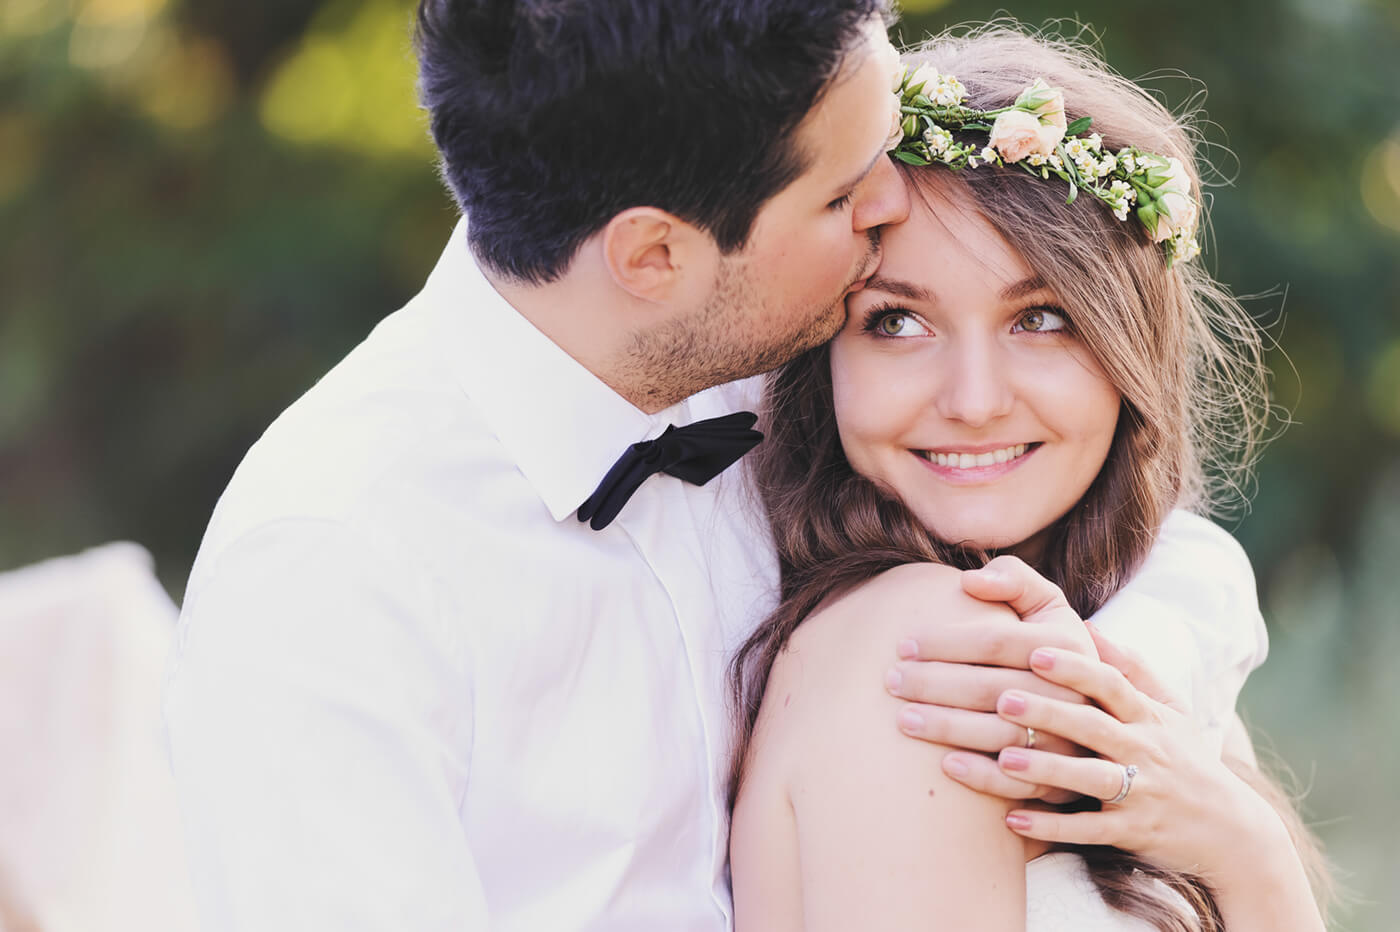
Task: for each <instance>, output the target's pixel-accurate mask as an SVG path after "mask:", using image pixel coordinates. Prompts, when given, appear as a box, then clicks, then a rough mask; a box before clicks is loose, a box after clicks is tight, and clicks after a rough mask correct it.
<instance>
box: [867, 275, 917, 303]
mask: <svg viewBox="0 0 1400 932" xmlns="http://www.w3.org/2000/svg"><path fill="white" fill-rule="evenodd" d="M865 287H867V288H874V289H877V290H879V291H884V292H888V293H889V294H892V295H894V296H895V297H898V298H904V299H905V300H908V301H922V302H924V303H926V304H931V303H933V295H931V294H929V293H928V291H927V290H926V289H924V288H923V287H921V286H919V285H916V284H914V283H913V282H906V281H902V280H901V279H898V278H881V277H880V276H879V275H876V276H874V277H872V278H871V279H870V281H869V282H867V283H866V285H865Z"/></svg>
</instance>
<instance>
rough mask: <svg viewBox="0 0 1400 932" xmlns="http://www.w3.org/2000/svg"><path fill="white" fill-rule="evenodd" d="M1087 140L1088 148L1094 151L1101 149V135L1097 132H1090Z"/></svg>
mask: <svg viewBox="0 0 1400 932" xmlns="http://www.w3.org/2000/svg"><path fill="white" fill-rule="evenodd" d="M1087 141H1088V143H1089V148H1090V149H1093V150H1094V151H1095V152H1100V151H1102V150H1103V137H1102V136H1100V135H1099V134H1098V133H1090V134H1089V138H1088V140H1087Z"/></svg>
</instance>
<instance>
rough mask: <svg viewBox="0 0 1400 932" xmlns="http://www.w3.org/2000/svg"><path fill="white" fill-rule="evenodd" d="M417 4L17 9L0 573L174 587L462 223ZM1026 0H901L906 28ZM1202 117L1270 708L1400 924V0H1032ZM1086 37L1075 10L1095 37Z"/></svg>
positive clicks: (1285, 745)
mask: <svg viewBox="0 0 1400 932" xmlns="http://www.w3.org/2000/svg"><path fill="white" fill-rule="evenodd" d="M411 7H412V4H411V3H410V2H407V0H278V2H276V3H271V2H263V3H251V4H249V3H245V2H241V0H197V2H196V0H0V568H7V567H13V566H18V565H22V564H25V563H28V562H32V561H35V560H38V559H41V558H44V557H48V556H53V555H57V554H62V553H67V552H72V551H76V550H81V549H83V548H85V547H88V546H91V545H94V544H97V543H99V542H102V541H105V540H109V539H115V538H125V539H131V540H136V541H139V542H141V543H142V544H144V545H145V546H147V547H148V548H149V549H150V550H151V551H152V552H153V553H154V554H155V556H156V559H157V562H158V566H159V568H160V570H161V573H162V576H163V578H164V580H165V582H166V584H167V586H168V587H169V588H170V590H171V591H172V593H174V594H175V596H176V597H177V598H178V597H179V595H180V593H181V592H182V591H183V585H184V577H185V573H186V572H187V570H188V568H189V564H190V562H191V560H192V559H193V556H194V551H195V548H196V546H197V544H198V542H199V538H200V535H201V532H202V530H203V527H204V524H205V522H206V521H207V519H208V516H209V512H210V510H211V509H212V507H213V504H214V502H215V500H216V498H217V496H218V494H219V492H220V490H221V489H222V487H223V485H224V483H225V482H226V481H227V480H228V478H229V476H230V474H231V473H232V470H233V468H234V466H235V465H236V464H237V462H238V460H239V459H240V457H241V456H242V454H243V452H244V451H245V450H246V449H247V447H248V446H249V445H250V444H251V443H252V442H253V441H254V440H255V439H256V438H257V436H258V435H259V433H260V432H261V431H262V429H263V428H264V427H265V426H266V425H267V424H268V423H269V422H270V421H271V419H272V418H273V417H274V416H275V415H276V414H277V413H278V412H279V411H280V410H281V409H282V408H284V407H285V406H286V405H287V404H289V403H290V402H291V401H292V400H294V399H295V398H296V397H297V396H298V395H299V394H301V393H302V392H303V391H304V390H305V389H307V388H308V387H309V386H310V385H311V384H312V383H313V382H314V381H315V379H316V378H317V377H318V376H319V375H320V374H321V373H322V372H324V371H325V370H326V369H327V368H329V367H330V366H331V365H332V364H333V363H334V362H335V361H336V360H337V359H339V358H340V357H341V356H342V355H343V354H344V353H345V352H346V351H348V350H349V349H350V347H352V346H353V345H354V344H355V343H356V342H358V341H359V340H360V339H361V338H362V337H363V336H364V334H365V333H366V332H367V331H368V330H369V328H370V327H371V326H372V325H373V324H374V323H375V322H376V321H377V320H379V319H380V318H381V317H382V316H383V315H384V314H386V313H387V312H389V311H391V310H393V309H394V308H396V307H398V306H399V305H400V304H402V303H403V302H404V301H405V300H406V299H407V298H408V297H409V296H410V295H411V294H413V293H414V291H416V289H417V287H418V286H419V284H420V283H421V282H422V280H423V278H424V276H425V275H426V273H427V271H428V269H429V268H430V267H431V264H432V263H433V262H434V261H435V259H436V257H437V255H438V253H439V251H440V249H441V246H442V244H443V242H444V240H445V238H446V236H447V234H448V232H449V230H450V229H451V227H452V224H453V222H454V219H455V215H454V211H453V209H452V205H451V202H450V200H449V199H448V198H447V196H446V195H445V194H444V193H443V190H442V188H441V186H440V184H439V183H438V180H437V177H436V174H435V171H434V166H433V153H432V150H431V147H430V145H429V144H428V141H427V138H426V131H425V128H424V120H423V117H422V114H421V113H420V112H419V111H418V110H417V109H416V106H415V103H414V98H413V65H412V58H411V53H410V46H409V33H408V27H409V13H410V10H411ZM1005 10H1006V7H1005V6H1003V5H1001V4H990V3H983V2H976V0H954V2H937V0H934V2H930V0H906V4H905V15H904V19H903V25H902V26H901V27H900V31H901V32H902V34H903V37H904V38H905V39H906V40H914V39H917V38H918V37H920V36H921V35H923V33H924V32H925V31H927V30H936V29H941V28H943V27H944V26H947V25H950V24H954V23H960V22H968V21H976V20H985V19H987V18H989V17H992V16H995V15H997V14H998V13H1001V12H1003V11H1005ZM1010 12H1012V13H1014V15H1016V16H1017V17H1018V18H1020V19H1021V20H1023V21H1025V22H1029V23H1034V24H1040V23H1044V22H1046V21H1047V20H1049V19H1052V18H1055V17H1063V16H1065V15H1067V14H1070V13H1072V14H1074V15H1075V16H1076V18H1077V22H1079V23H1084V24H1088V25H1090V26H1092V27H1093V30H1094V34H1095V35H1097V36H1098V38H1099V42H1100V45H1101V47H1102V49H1103V51H1104V53H1105V55H1106V57H1107V58H1108V60H1109V62H1110V63H1112V64H1113V65H1114V66H1115V67H1116V68H1117V69H1118V70H1119V71H1121V72H1123V73H1125V74H1127V75H1129V76H1131V77H1142V76H1148V75H1153V76H1154V77H1151V78H1150V79H1149V80H1148V81H1147V83H1148V84H1149V86H1152V87H1154V88H1157V89H1158V90H1160V92H1161V93H1162V95H1163V96H1164V97H1165V99H1166V100H1167V101H1168V102H1169V103H1170V104H1172V105H1173V106H1174V107H1176V108H1180V107H1182V106H1184V105H1186V104H1187V103H1188V102H1189V101H1191V100H1192V99H1193V98H1194V97H1195V95H1196V94H1197V92H1198V91H1199V90H1200V85H1199V84H1196V83H1193V82H1192V81H1188V80H1186V79H1185V78H1183V77H1182V76H1181V74H1180V72H1184V73H1185V74H1189V75H1190V76H1191V77H1192V78H1193V79H1199V81H1201V82H1203V83H1204V85H1205V86H1206V87H1207V88H1209V97H1208V99H1207V100H1206V109H1207V112H1208V115H1209V117H1210V118H1211V120H1213V121H1214V123H1213V124H1212V125H1211V126H1210V128H1209V132H1208V142H1209V143H1210V144H1211V148H1210V150H1209V152H1208V154H1209V155H1210V156H1211V158H1212V160H1213V161H1214V162H1215V164H1216V167H1217V168H1218V169H1219V170H1220V173H1221V175H1222V176H1223V178H1224V179H1226V180H1228V181H1229V182H1230V183H1228V184H1223V185H1221V186H1219V187H1216V188H1214V191H1213V197H1214V210H1213V212H1214V243H1213V244H1212V246H1211V247H1210V248H1209V253H1208V255H1207V257H1206V261H1207V262H1209V263H1211V265H1212V268H1214V269H1215V270H1216V271H1217V272H1218V274H1219V276H1220V277H1221V278H1222V280H1224V281H1225V282H1227V283H1229V284H1230V285H1231V286H1232V287H1233V288H1234V289H1235V291H1236V292H1237V293H1238V294H1243V295H1260V296H1261V297H1257V298H1255V299H1253V300H1251V301H1249V302H1248V306H1249V307H1250V309H1251V310H1252V311H1253V312H1254V313H1255V314H1256V315H1257V316H1258V318H1259V319H1260V321H1261V322H1263V323H1265V324H1267V325H1269V326H1270V328H1271V333H1272V334H1273V336H1274V337H1275V338H1276V339H1277V341H1278V347H1277V349H1276V350H1275V351H1274V353H1273V355H1272V360H1273V365H1274V371H1275V376H1276V395H1277V400H1278V402H1279V403H1280V404H1281V405H1283V406H1284V407H1286V408H1287V409H1289V410H1290V411H1291V412H1292V418H1293V420H1294V422H1295V423H1293V424H1292V425H1291V426H1290V427H1289V428H1288V429H1287V430H1286V431H1285V432H1284V433H1283V434H1282V436H1281V438H1280V439H1279V440H1278V441H1277V442H1276V443H1274V445H1273V446H1272V447H1271V448H1270V449H1269V450H1268V452H1267V453H1266V456H1265V460H1264V462H1263V464H1262V467H1261V469H1260V471H1259V481H1258V489H1257V494H1256V495H1255V498H1254V507H1253V510H1252V511H1251V512H1250V513H1249V514H1248V515H1247V516H1245V517H1243V518H1242V519H1241V520H1240V521H1239V522H1238V524H1237V525H1236V526H1234V527H1233V528H1232V529H1233V530H1234V531H1235V532H1236V533H1237V534H1238V536H1239V537H1240V539H1241V540H1242V541H1243V542H1244V544H1245V546H1246V548H1247V549H1248V551H1249V553H1250V555H1251V557H1252V558H1253V560H1254V564H1255V568H1256V570H1257V572H1258V577H1259V582H1260V593H1261V597H1262V599H1263V603H1264V606H1265V613H1266V616H1267V617H1268V619H1269V621H1270V626H1271V631H1272V635H1273V654H1272V657H1271V659H1270V662H1269V663H1268V664H1267V665H1266V666H1265V667H1264V668H1263V669H1262V670H1261V671H1260V672H1259V673H1257V674H1256V675H1255V677H1254V679H1253V680H1252V681H1251V683H1250V685H1249V686H1248V687H1247V689H1246V694H1245V700H1244V708H1245V713H1246V717H1247V719H1248V720H1250V722H1251V724H1252V725H1254V726H1255V727H1256V728H1257V729H1258V730H1259V731H1260V732H1261V733H1262V734H1263V735H1265V736H1267V739H1268V741H1269V743H1271V744H1272V745H1273V746H1274V747H1275V748H1276V750H1277V752H1278V754H1279V755H1280V756H1281V757H1282V758H1283V759H1284V760H1285V761H1287V762H1288V763H1289V764H1290V765H1291V766H1292V767H1293V769H1294V770H1295V771H1296V773H1297V774H1298V776H1299V778H1300V782H1301V784H1302V785H1303V786H1304V787H1306V788H1307V789H1308V790H1309V794H1308V797H1307V809H1308V813H1309V816H1310V818H1311V819H1312V820H1313V821H1314V823H1315V824H1316V825H1317V827H1318V829H1319V831H1320V833H1321V834H1322V836H1323V838H1324V839H1325V841H1326V842H1327V844H1328V847H1329V849H1330V852H1331V854H1332V855H1333V858H1334V860H1335V861H1336V863H1337V865H1338V867H1339V869H1340V870H1339V872H1340V874H1341V877H1342V880H1343V883H1344V884H1346V885H1347V886H1348V887H1349V888H1350V890H1351V892H1352V901H1351V902H1350V903H1349V904H1347V905H1345V906H1344V907H1343V909H1342V910H1341V911H1340V913H1339V914H1338V922H1337V924H1336V925H1337V928H1339V929H1351V930H1357V932H1363V930H1367V932H1369V930H1375V932H1381V930H1393V929H1396V928H1400V885H1397V884H1396V883H1395V878H1396V877H1397V876H1400V840H1398V839H1397V836H1400V832H1398V831H1397V829H1400V797H1397V792H1396V789H1395V788H1396V786H1397V784H1400V726H1397V717H1400V677H1396V676H1395V675H1394V666H1395V663H1396V660H1397V658H1400V625H1397V623H1396V622H1397V620H1400V608H1397V605H1400V4H1397V3H1396V2H1395V0H1235V2H1232V3H1221V2H1219V0H1179V2H1177V3H1175V4H1171V5H1163V4H1147V3H1142V2H1125V0H1116V2H1109V0H1076V3H1075V4H1074V5H1073V6H1068V5H1066V4H1064V3H1062V2H1060V3H1056V2H1024V3H1019V4H1017V5H1016V6H1015V7H1014V9H1012V10H1011V11H1010ZM1069 28H1070V29H1071V30H1074V29H1077V27H1076V26H1074V25H1073V24H1070V25H1069Z"/></svg>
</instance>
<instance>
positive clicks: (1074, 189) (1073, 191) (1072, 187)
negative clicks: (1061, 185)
mask: <svg viewBox="0 0 1400 932" xmlns="http://www.w3.org/2000/svg"><path fill="white" fill-rule="evenodd" d="M1078 196H1079V185H1077V184H1075V183H1074V182H1073V181H1071V182H1070V183H1069V198H1068V199H1067V200H1066V201H1065V203H1066V204H1073V203H1074V199H1075V198H1077V197H1078Z"/></svg>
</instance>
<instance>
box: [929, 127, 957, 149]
mask: <svg viewBox="0 0 1400 932" xmlns="http://www.w3.org/2000/svg"><path fill="white" fill-rule="evenodd" d="M924 144H925V145H926V146H928V150H929V151H930V152H932V153H933V154H934V155H941V154H942V153H944V152H946V151H948V147H949V146H950V145H952V144H953V134H952V133H950V132H948V131H947V130H946V129H944V128H943V127H941V126H935V127H933V128H932V129H926V130H924Z"/></svg>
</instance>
